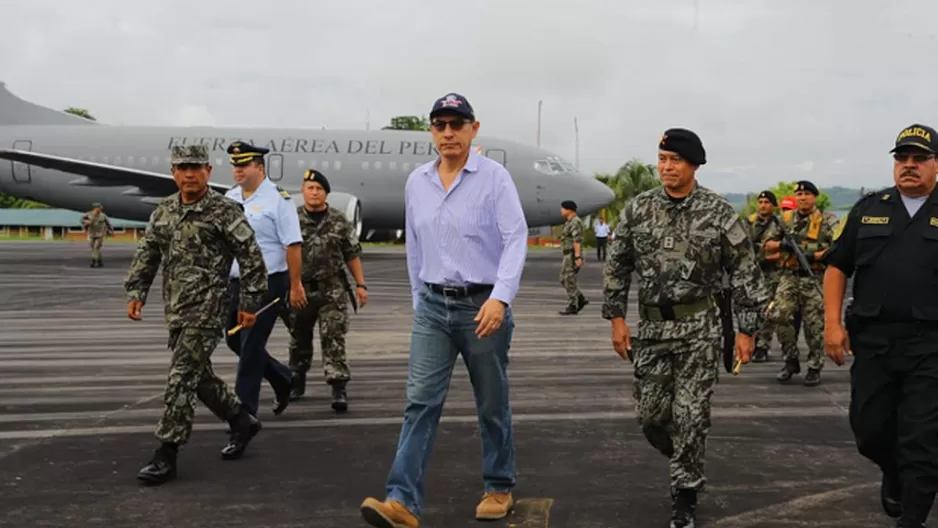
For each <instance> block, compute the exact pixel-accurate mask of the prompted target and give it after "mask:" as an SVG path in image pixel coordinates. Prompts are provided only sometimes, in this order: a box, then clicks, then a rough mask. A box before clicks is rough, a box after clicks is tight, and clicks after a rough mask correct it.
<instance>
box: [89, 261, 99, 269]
mask: <svg viewBox="0 0 938 528" xmlns="http://www.w3.org/2000/svg"><path fill="white" fill-rule="evenodd" d="M88 267H89V268H97V267H98V261H97V260H95V259H91V265H90V266H88Z"/></svg>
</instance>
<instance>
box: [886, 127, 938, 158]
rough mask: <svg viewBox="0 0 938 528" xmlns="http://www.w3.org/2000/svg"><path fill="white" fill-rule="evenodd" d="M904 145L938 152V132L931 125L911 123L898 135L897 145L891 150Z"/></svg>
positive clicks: (893, 150)
mask: <svg viewBox="0 0 938 528" xmlns="http://www.w3.org/2000/svg"><path fill="white" fill-rule="evenodd" d="M904 147H907V148H914V149H919V150H924V151H926V152H931V153H932V154H935V153H938V133H935V129H934V128H932V127H930V126H926V125H920V124H918V123H916V124H914V125H909V126H908V127H906V128H904V129H902V132H899V135H898V136H896V146H895V147H894V148H893V149H892V150H890V151H889V152H890V153H892V152H895V151H897V150H899V149H901V148H904Z"/></svg>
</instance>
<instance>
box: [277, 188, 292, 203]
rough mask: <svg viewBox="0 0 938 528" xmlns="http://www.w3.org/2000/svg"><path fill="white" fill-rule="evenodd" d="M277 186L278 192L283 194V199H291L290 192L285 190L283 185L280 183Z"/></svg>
mask: <svg viewBox="0 0 938 528" xmlns="http://www.w3.org/2000/svg"><path fill="white" fill-rule="evenodd" d="M275 187H277V192H279V193H280V196H283V199H284V200H289V199H290V193H288V192H287V191H285V190H284V189H283V187H281V186H279V185H276V186H275Z"/></svg>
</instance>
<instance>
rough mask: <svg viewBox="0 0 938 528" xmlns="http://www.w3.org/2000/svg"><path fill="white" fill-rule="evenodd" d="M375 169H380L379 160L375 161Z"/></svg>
mask: <svg viewBox="0 0 938 528" xmlns="http://www.w3.org/2000/svg"><path fill="white" fill-rule="evenodd" d="M375 170H381V162H380V161H376V162H375Z"/></svg>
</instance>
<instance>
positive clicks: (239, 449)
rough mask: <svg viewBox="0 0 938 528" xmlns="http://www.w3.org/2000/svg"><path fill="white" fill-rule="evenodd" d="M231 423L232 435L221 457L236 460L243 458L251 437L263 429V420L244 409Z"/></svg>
mask: <svg viewBox="0 0 938 528" xmlns="http://www.w3.org/2000/svg"><path fill="white" fill-rule="evenodd" d="M229 425H230V426H231V436H230V437H229V439H228V444H227V445H226V446H225V447H223V448H222V449H221V457H222V458H223V459H225V460H236V459H238V458H241V455H243V454H244V450H245V449H247V447H248V444H249V443H250V442H251V439H252V438H254V436H255V435H256V434H257V433H259V432H260V431H261V422H260V420H258V419H257V418H255V417H254V416H252V415H251V414H250V413H248V412H247V411H242V414H241V415H240V416H239V417H238V418H235V419H234V420H232V423H230V424H229Z"/></svg>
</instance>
